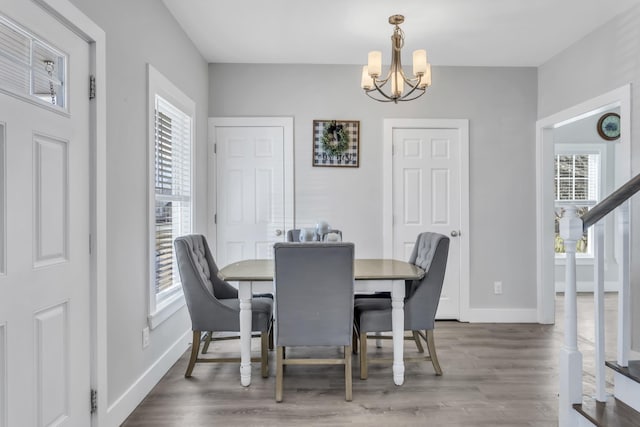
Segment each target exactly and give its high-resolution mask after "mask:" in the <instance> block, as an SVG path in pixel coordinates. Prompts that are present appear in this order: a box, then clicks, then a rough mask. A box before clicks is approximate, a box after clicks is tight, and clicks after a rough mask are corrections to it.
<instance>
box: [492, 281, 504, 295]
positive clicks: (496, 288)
mask: <svg viewBox="0 0 640 427" xmlns="http://www.w3.org/2000/svg"><path fill="white" fill-rule="evenodd" d="M493 293H494V294H496V295H501V294H502V282H493Z"/></svg>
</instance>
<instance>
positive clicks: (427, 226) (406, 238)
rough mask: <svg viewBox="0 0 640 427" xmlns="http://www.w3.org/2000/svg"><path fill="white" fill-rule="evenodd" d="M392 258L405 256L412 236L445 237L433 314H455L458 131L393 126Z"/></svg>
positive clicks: (459, 191)
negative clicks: (440, 284)
mask: <svg viewBox="0 0 640 427" xmlns="http://www.w3.org/2000/svg"><path fill="white" fill-rule="evenodd" d="M392 142H393V165H392V169H393V177H392V181H393V183H392V194H393V196H392V200H393V201H392V206H393V208H392V210H393V213H392V216H393V231H392V233H393V257H394V258H397V259H403V260H408V259H409V256H410V255H411V251H412V250H413V247H414V245H415V242H416V237H417V236H418V234H420V233H422V232H425V231H431V232H436V233H441V234H444V235H446V236H449V238H450V246H449V258H448V261H447V270H446V276H445V282H444V286H443V289H442V295H441V298H440V303H439V305H438V312H437V318H439V319H459V318H460V270H461V242H460V240H461V238H465V237H466V236H464V235H463V237H461V236H460V234H461V233H466V232H468V230H463V227H462V215H461V210H462V209H463V206H461V194H462V189H461V170H460V169H461V161H460V159H461V135H460V131H459V129H455V128H453V129H452V128H420V127H413V128H412V127H408V128H402V127H400V128H394V129H393V131H392Z"/></svg>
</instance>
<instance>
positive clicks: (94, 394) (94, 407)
mask: <svg viewBox="0 0 640 427" xmlns="http://www.w3.org/2000/svg"><path fill="white" fill-rule="evenodd" d="M96 412H98V390H95V389H91V413H92V414H95V413H96Z"/></svg>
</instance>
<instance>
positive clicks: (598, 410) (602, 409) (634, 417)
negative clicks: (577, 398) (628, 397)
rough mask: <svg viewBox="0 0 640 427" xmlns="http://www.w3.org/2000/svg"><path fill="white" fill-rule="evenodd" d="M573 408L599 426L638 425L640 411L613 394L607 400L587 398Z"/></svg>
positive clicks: (630, 426)
mask: <svg viewBox="0 0 640 427" xmlns="http://www.w3.org/2000/svg"><path fill="white" fill-rule="evenodd" d="M573 409H575V410H576V411H578V413H580V414H582V416H584V417H585V418H586V419H588V420H589V421H591V422H592V423H593V424H595V425H596V426H598V427H638V426H640V412H637V411H635V410H634V409H633V408H632V407H630V406H628V405H626V404H625V403H624V402H622V401H620V400H618V399H616V398H615V397H613V396H611V397H609V399H608V400H607V401H606V402H598V401H596V400H595V399H585V400H584V401H583V402H582V405H580V404H576V405H573Z"/></svg>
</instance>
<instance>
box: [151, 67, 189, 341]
mask: <svg viewBox="0 0 640 427" xmlns="http://www.w3.org/2000/svg"><path fill="white" fill-rule="evenodd" d="M147 79H148V80H147V143H148V156H149V157H148V160H147V161H148V165H149V166H148V168H147V172H148V187H147V193H148V204H147V212H148V245H149V246H148V251H147V253H148V257H149V260H148V261H149V270H148V271H149V273H148V274H149V276H148V281H147V283H148V291H147V292H148V298H149V299H148V303H149V305H148V312H147V315H148V318H147V320H148V324H149V327H150V328H151V329H154V328H156V327H157V326H158V325H160V323H162V322H164V321H165V320H167V319H168V318H170V317H171V316H172V315H173V314H174V313H175V312H177V311H178V310H179V309H180V308H182V307H183V306H184V305H185V301H184V298H183V292H182V287H180V289H179V290H177V291H176V295H174V296H171V297H169V298H168V299H167V300H166V301H158V298H157V294H156V292H155V271H156V270H155V268H156V266H155V262H156V255H155V250H154V248H155V243H156V231H155V226H156V224H155V203H156V192H155V167H154V166H153V165H154V164H155V108H156V95H157V96H160V97H162V98H163V99H164V100H166V101H167V102H168V103H170V104H171V105H172V106H173V107H175V108H177V109H179V110H180V111H181V112H182V113H184V114H186V115H187V116H189V118H190V119H191V141H190V143H191V149H190V151H191V165H190V166H191V171H190V172H191V178H190V180H191V194H190V202H191V227H192V228H191V231H193V226H194V224H195V221H194V218H195V212H196V205H195V194H197V193H196V183H195V179H194V178H195V176H196V170H195V169H196V164H195V151H196V150H195V147H196V136H195V129H196V103H195V102H194V101H193V100H192V99H191V98H189V97H188V96H187V95H186V94H185V93H184V92H183V91H182V90H181V89H180V88H178V87H177V86H176V85H174V84H173V83H172V82H171V81H170V80H169V79H167V78H166V77H165V76H164V75H163V74H162V73H160V72H159V71H158V70H156V69H155V67H154V66H153V65H151V64H149V63H147Z"/></svg>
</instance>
